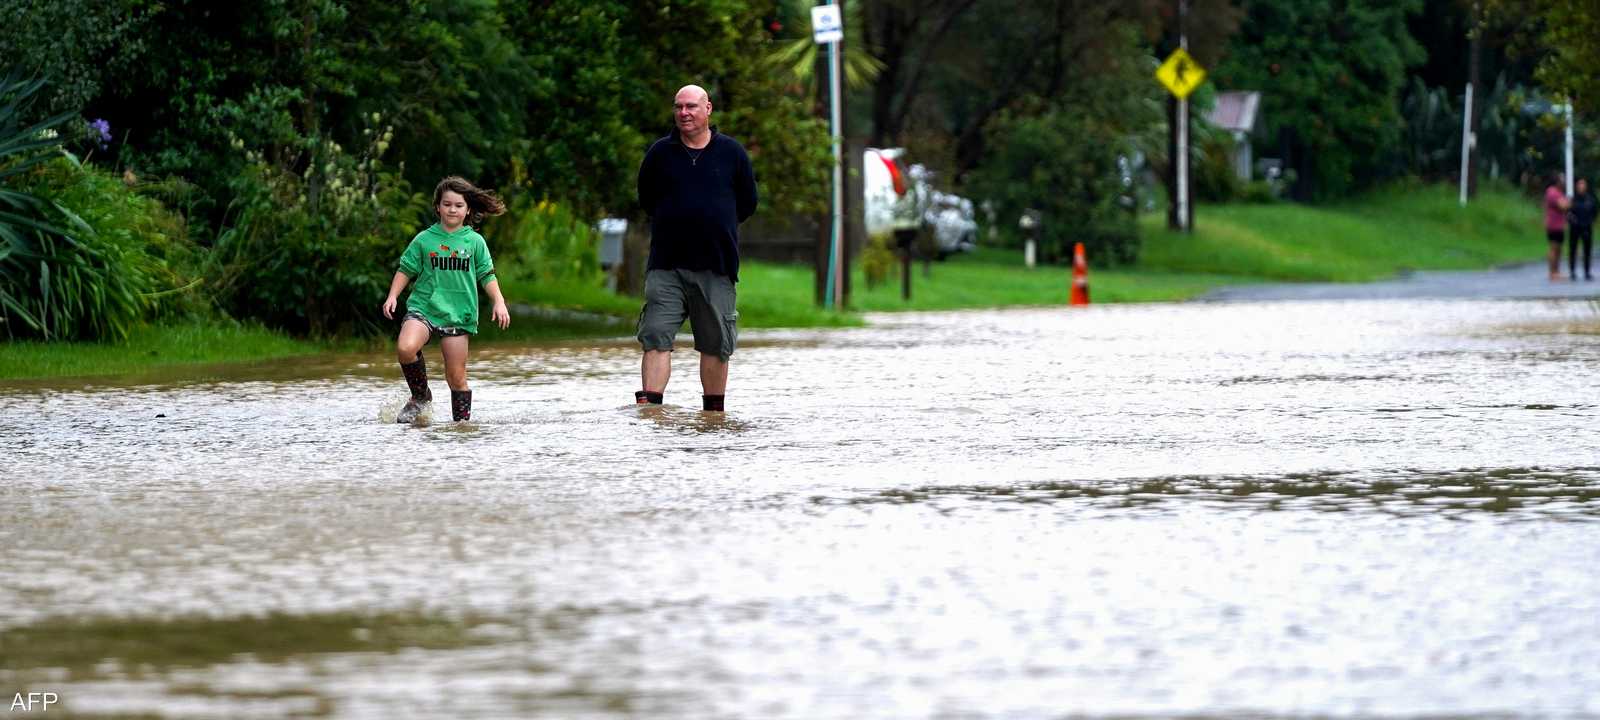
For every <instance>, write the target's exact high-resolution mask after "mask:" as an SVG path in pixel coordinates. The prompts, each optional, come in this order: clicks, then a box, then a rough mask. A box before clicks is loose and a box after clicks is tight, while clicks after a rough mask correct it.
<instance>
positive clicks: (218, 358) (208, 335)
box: [0, 322, 360, 380]
mask: <svg viewBox="0 0 1600 720" xmlns="http://www.w3.org/2000/svg"><path fill="white" fill-rule="evenodd" d="M359 344H360V343H359V342H358V341H345V342H340V343H328V342H315V341H309V340H296V339H294V338H290V337H288V336H286V335H284V334H282V333H278V332H275V331H272V330H268V329H266V328H262V327H257V326H248V325H236V324H230V323H204V322H187V323H183V324H179V325H165V326H163V325H150V326H145V327H143V328H140V329H139V330H136V331H134V332H133V333H132V334H131V335H130V336H129V338H128V341H127V342H126V343H122V344H113V343H94V342H43V341H34V340H19V341H11V342H0V380H14V379H19V378H40V377H73V376H79V375H110V374H119V373H128V372H135V371H139V370H146V369H150V368H153V367H160V366H171V365H188V364H208V363H224V362H239V361H246V360H270V359H273V358H281V357H294V356H298V355H315V354H319V353H324V352H329V351H332V350H338V349H348V348H353V347H356V346H357V345H359Z"/></svg>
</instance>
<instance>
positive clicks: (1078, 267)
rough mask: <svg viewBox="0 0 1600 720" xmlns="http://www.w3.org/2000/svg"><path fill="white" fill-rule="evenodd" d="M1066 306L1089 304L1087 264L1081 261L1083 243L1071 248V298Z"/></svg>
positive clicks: (1085, 261)
mask: <svg viewBox="0 0 1600 720" xmlns="http://www.w3.org/2000/svg"><path fill="white" fill-rule="evenodd" d="M1067 304H1069V305H1088V304H1089V262H1088V261H1087V260H1084V259H1083V243H1078V244H1076V245H1073V246H1072V296H1071V299H1070V300H1069V301H1068V303H1067Z"/></svg>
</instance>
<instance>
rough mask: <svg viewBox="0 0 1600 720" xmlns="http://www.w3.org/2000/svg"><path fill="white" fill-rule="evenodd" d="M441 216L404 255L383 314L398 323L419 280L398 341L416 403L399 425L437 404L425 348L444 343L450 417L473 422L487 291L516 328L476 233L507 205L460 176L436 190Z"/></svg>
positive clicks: (499, 317)
mask: <svg viewBox="0 0 1600 720" xmlns="http://www.w3.org/2000/svg"><path fill="white" fill-rule="evenodd" d="M433 210H434V212H435V213H438V215H439V222H436V223H434V224H433V225H432V226H430V227H429V228H428V229H426V230H423V231H422V232H420V233H417V236H416V237H414V238H412V239H411V244H410V245H409V246H407V247H406V250H405V252H404V253H402V254H401V255H400V263H399V269H398V270H396V271H395V273H394V280H393V281H392V282H390V283H389V299H387V300H384V301H383V316H384V317H386V318H390V319H393V318H394V311H395V301H396V299H397V298H399V297H400V291H401V290H404V289H405V288H406V284H407V283H410V282H411V280H412V279H415V280H416V281H417V284H416V286H415V287H413V288H412V289H411V298H410V299H408V300H407V301H406V315H405V321H404V322H402V323H401V325H400V337H399V339H397V340H396V341H395V350H396V351H397V353H398V355H399V359H400V372H401V374H403V375H404V376H405V378H406V385H407V386H409V387H410V388H411V399H409V400H407V401H406V404H405V407H402V408H401V409H400V413H399V414H398V415H396V416H395V422H400V423H409V422H412V421H414V420H416V419H417V415H419V414H421V412H422V407H423V405H424V404H426V403H430V402H432V401H433V391H432V390H430V389H429V388H428V366H427V364H426V362H425V361H424V360H423V358H422V346H424V345H427V344H428V341H429V340H432V339H433V338H436V337H437V338H439V349H440V350H442V351H443V352H444V380H445V383H446V384H448V385H449V386H450V419H452V420H455V421H458V422H459V421H463V420H471V419H472V390H471V389H469V388H468V387H467V338H468V337H470V336H472V335H476V334H478V286H479V285H482V286H483V289H484V291H485V292H487V293H488V294H489V299H490V300H493V301H494V307H493V309H492V310H490V312H489V317H490V318H491V319H493V320H494V322H495V324H497V325H499V326H500V328H501V329H502V330H503V329H505V328H506V327H508V326H509V325H511V314H510V313H508V312H506V299H505V298H504V297H502V296H501V295H500V281H499V280H496V279H495V276H494V260H493V259H492V258H490V257H489V246H488V245H487V244H485V243H484V241H483V236H482V235H479V234H478V231H476V230H474V229H472V228H473V226H481V225H482V224H483V219H484V217H485V216H489V215H499V214H501V213H503V212H505V211H506V204H505V203H504V202H502V201H501V200H500V198H498V197H496V196H495V194H494V193H493V192H492V191H489V190H481V189H479V188H476V187H474V186H473V185H472V183H470V182H467V181H466V180H464V179H462V178H460V177H456V176H454V175H452V176H450V177H447V178H445V179H443V180H441V181H439V185H438V186H437V187H435V188H434V189H433Z"/></svg>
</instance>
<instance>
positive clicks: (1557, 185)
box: [1544, 173, 1572, 282]
mask: <svg viewBox="0 0 1600 720" xmlns="http://www.w3.org/2000/svg"><path fill="white" fill-rule="evenodd" d="M1565 183H1566V178H1565V176H1563V175H1562V174H1561V173H1553V174H1551V176H1550V185H1549V186H1548V187H1546V188H1545V189H1544V234H1545V237H1546V238H1548V239H1549V241H1550V252H1548V253H1546V255H1547V256H1548V258H1549V260H1550V282H1556V281H1558V280H1560V279H1561V241H1562V240H1564V239H1565V237H1566V234H1567V208H1569V207H1572V201H1571V200H1570V199H1568V198H1567V195H1566V193H1563V192H1561V186H1562V185H1563V184H1565Z"/></svg>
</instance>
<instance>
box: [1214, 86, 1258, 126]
mask: <svg viewBox="0 0 1600 720" xmlns="http://www.w3.org/2000/svg"><path fill="white" fill-rule="evenodd" d="M1259 107H1261V93H1259V92H1254V91H1246V90H1238V91H1230V92H1220V93H1217V104H1216V106H1214V107H1212V108H1211V111H1210V112H1208V113H1206V120H1207V121H1209V122H1210V123H1211V124H1212V125H1215V126H1217V127H1219V128H1222V129H1224V130H1232V131H1235V132H1250V131H1252V130H1255V127H1256V109H1257V108H1259Z"/></svg>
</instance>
